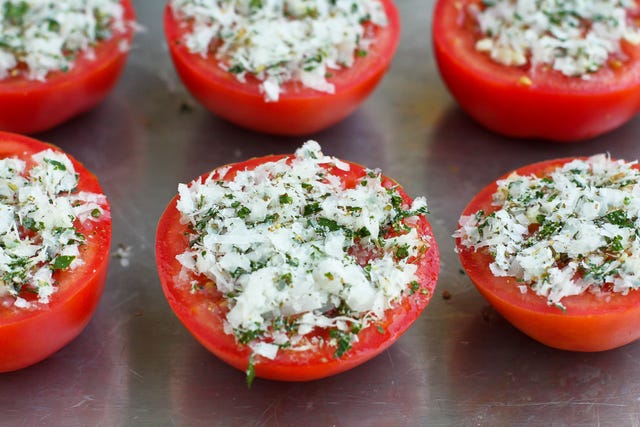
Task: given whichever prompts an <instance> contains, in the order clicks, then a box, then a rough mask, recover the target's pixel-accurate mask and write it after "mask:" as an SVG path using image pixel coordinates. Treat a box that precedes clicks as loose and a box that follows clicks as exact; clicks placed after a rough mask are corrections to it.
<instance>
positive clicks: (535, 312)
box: [456, 158, 640, 351]
mask: <svg viewBox="0 0 640 427" xmlns="http://www.w3.org/2000/svg"><path fill="white" fill-rule="evenodd" d="M571 160H574V159H573V158H568V159H557V160H549V161H545V162H540V163H535V164H532V165H529V166H525V167H523V168H520V169H518V170H516V171H515V172H517V173H518V174H519V175H523V176H526V175H531V174H535V175H537V176H544V175H545V173H548V172H549V171H551V170H553V169H556V168H557V167H559V166H561V165H563V164H564V163H567V162H569V161H571ZM509 175H510V173H509V174H505V175H504V176H503V177H501V178H500V179H504V178H506V177H507V176H509ZM496 189H497V184H496V182H495V181H494V182H493V183H491V184H489V185H488V186H486V187H485V188H484V189H482V190H481V191H480V192H479V193H478V194H477V195H476V196H475V197H474V198H473V199H472V200H471V202H470V203H469V205H467V207H466V208H465V209H464V211H463V212H462V215H473V214H474V213H475V212H477V211H479V210H484V211H485V212H486V213H487V214H489V213H491V212H493V211H495V210H497V208H498V207H497V206H493V205H492V195H493V193H495V191H496ZM456 244H457V250H458V255H459V257H460V261H461V263H462V266H463V268H464V270H465V271H466V272H467V275H468V276H469V278H470V279H471V281H472V282H473V284H474V285H475V286H476V288H477V289H478V291H479V292H480V294H482V296H483V297H484V298H485V299H487V301H489V302H490V303H491V304H492V305H493V306H494V307H495V309H496V310H497V311H498V312H499V313H500V314H501V315H502V316H503V317H504V318H505V319H507V320H508V321H509V322H511V323H512V324H513V325H514V326H515V327H516V328H518V329H520V330H521V331H522V332H524V333H525V334H527V335H529V336H530V337H531V338H533V339H535V340H537V341H540V342H541V343H543V344H546V345H548V346H550V347H555V348H559V349H563V350H573V351H602V350H609V349H612V348H616V347H620V346H622V345H625V344H628V343H630V342H632V341H635V340H637V339H638V338H640V290H633V291H630V292H629V293H628V294H627V295H622V294H620V293H615V292H607V291H603V292H602V293H600V294H599V295H595V294H592V293H589V292H586V293H583V294H581V295H573V296H569V297H565V298H563V299H562V303H563V305H564V306H565V307H566V309H565V310H564V311H562V310H561V309H559V308H557V307H553V306H549V305H548V304H547V299H546V298H545V297H543V296H539V295H536V294H534V293H533V292H532V291H527V292H526V293H522V292H521V291H520V289H519V288H518V285H519V283H517V282H516V279H515V278H514V277H496V276H494V275H493V274H492V273H491V270H490V269H489V264H491V263H492V262H493V257H492V256H491V255H490V254H489V253H488V251H487V250H486V248H483V249H480V250H478V251H476V250H474V249H473V248H470V247H466V246H463V245H462V244H461V243H460V239H457V241H456Z"/></svg>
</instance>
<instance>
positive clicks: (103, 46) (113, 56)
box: [0, 0, 135, 134]
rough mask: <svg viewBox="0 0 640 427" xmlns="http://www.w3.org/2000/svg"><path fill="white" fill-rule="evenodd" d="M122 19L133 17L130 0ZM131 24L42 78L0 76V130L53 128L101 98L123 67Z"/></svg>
mask: <svg viewBox="0 0 640 427" xmlns="http://www.w3.org/2000/svg"><path fill="white" fill-rule="evenodd" d="M122 6H123V7H124V19H125V21H127V22H129V21H133V20H134V19H135V16H134V10H133V5H132V3H131V0H122ZM132 38H133V28H132V27H131V26H129V25H127V32H126V33H114V37H112V38H111V39H109V40H105V41H103V42H100V43H98V44H97V45H96V46H95V47H94V51H95V58H94V59H93V60H91V59H88V58H87V57H86V56H85V55H79V56H78V59H77V60H76V61H75V63H74V67H73V68H72V69H71V70H69V71H67V72H62V71H59V72H53V73H50V74H49V75H47V78H46V80H45V81H37V80H29V79H27V78H26V77H24V76H16V77H11V78H7V79H2V80H0V130H4V131H11V132H17V133H26V134H32V133H36V132H41V131H44V130H47V129H50V128H53V127H55V126H57V125H59V124H61V123H63V122H65V121H67V120H69V119H71V118H72V117H75V116H77V115H79V114H81V113H83V112H86V111H88V110H90V109H91V108H93V107H94V106H96V105H97V104H98V103H99V102H100V101H102V100H103V99H104V98H105V97H106V96H107V94H108V93H109V91H110V90H111V88H112V87H113V86H114V85H115V83H116V82H117V80H118V77H119V76H120V74H121V72H122V69H123V68H124V65H125V62H126V58H127V52H126V51H124V50H122V48H121V44H122V43H125V42H126V43H130V42H131V40H132Z"/></svg>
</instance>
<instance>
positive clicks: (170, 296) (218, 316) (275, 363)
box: [156, 156, 440, 381]
mask: <svg viewBox="0 0 640 427" xmlns="http://www.w3.org/2000/svg"><path fill="white" fill-rule="evenodd" d="M283 157H286V156H267V157H261V158H254V159H251V160H247V161H244V162H241V163H236V164H232V165H229V167H230V168H231V169H229V171H228V172H227V173H226V175H225V177H224V179H225V180H226V179H233V177H234V176H235V173H237V172H238V171H242V170H251V169H254V168H255V167H257V166H258V165H261V164H263V163H266V162H271V161H276V160H278V159H282V158H283ZM349 165H350V170H349V171H348V172H346V171H344V170H340V169H337V168H332V169H331V170H330V173H332V174H334V175H336V176H339V177H340V179H341V180H342V182H343V183H344V185H345V187H346V188H349V187H353V186H354V185H356V183H357V182H359V181H360V180H361V178H362V177H363V176H364V175H365V174H366V170H365V169H364V168H363V167H362V166H359V165H356V164H353V163H349ZM217 170H223V168H220V169H217ZM208 175H209V174H208V173H207V174H204V175H202V176H201V177H200V178H199V180H203V179H205V177H207V176H208ZM383 184H384V186H385V187H387V188H388V187H391V186H396V185H397V184H396V183H395V182H394V181H392V180H391V179H389V178H384V179H383ZM398 193H399V195H400V196H401V197H402V199H403V201H404V203H406V204H409V205H410V203H411V199H410V197H409V196H408V195H407V194H406V193H405V192H404V191H403V190H402V189H401V188H398ZM177 200H178V197H177V196H176V197H174V199H173V200H171V202H170V203H169V205H168V207H167V209H166V210H165V212H164V214H163V215H162V217H161V218H160V221H159V223H158V230H157V234H156V263H157V267H158V273H159V276H160V281H161V283H162V289H163V291H164V294H165V296H166V298H167V300H168V302H169V305H170V306H171V308H172V309H173V311H174V313H175V314H176V315H177V317H178V318H179V319H180V321H181V322H182V323H183V324H184V325H185V327H186V328H187V329H188V330H189V331H190V332H191V334H192V335H193V336H194V337H195V338H196V339H197V340H198V341H199V342H200V343H201V344H202V345H203V346H205V347H206V348H207V349H208V350H209V351H211V352H212V353H213V354H215V355H216V356H217V357H219V358H220V359H222V360H223V361H225V362H227V363H228V364H230V365H231V366H233V367H235V368H237V369H240V370H245V369H247V366H248V365H249V360H250V357H251V353H252V350H251V349H250V348H249V346H248V345H246V344H240V343H238V342H237V341H236V338H235V337H234V336H233V335H229V334H226V333H225V332H224V322H225V316H226V313H227V312H228V311H229V306H228V304H227V302H226V299H225V298H223V296H222V295H221V294H220V293H219V292H218V291H216V290H214V289H212V287H211V286H208V287H207V286H203V287H202V288H201V289H202V291H198V292H192V281H193V280H195V281H197V282H199V283H200V284H201V285H206V284H207V282H209V279H207V278H205V277H204V276H198V277H196V276H194V275H192V274H186V273H185V272H184V271H183V267H182V265H181V264H180V263H179V262H178V261H177V259H176V255H178V254H181V253H183V252H184V251H185V250H186V249H187V248H188V244H189V242H188V238H187V237H186V234H187V231H188V226H187V224H184V223H182V222H181V214H180V212H178V210H177V209H176V202H177ZM413 226H414V227H416V229H417V231H418V233H419V235H421V236H424V237H425V238H426V239H429V241H430V245H429V248H428V250H427V251H426V252H425V253H423V254H422V255H421V256H420V257H418V258H417V259H416V260H414V261H413V262H414V263H415V264H416V265H417V273H416V275H417V278H418V280H417V282H418V284H419V286H416V287H415V288H414V289H410V288H409V287H410V284H407V292H406V293H404V294H403V297H402V299H401V300H400V301H398V302H397V303H396V304H395V305H394V306H393V307H392V308H390V309H388V310H386V311H385V313H384V317H383V318H382V319H380V320H378V321H375V322H374V323H372V324H371V325H370V326H368V327H366V328H364V329H362V330H361V331H360V332H359V333H358V340H357V342H354V343H352V347H351V348H350V349H349V350H348V351H346V352H344V354H342V355H341V356H340V357H336V355H335V353H336V348H335V347H334V346H331V345H324V346H322V345H318V346H313V347H311V348H307V349H299V348H298V349H290V348H281V349H280V350H279V351H278V353H277V356H276V358H275V359H273V360H270V359H267V358H265V357H262V356H259V355H254V358H255V359H254V363H255V375H256V376H257V377H261V378H267V379H275V380H284V381H306V380H313V379H318V378H323V377H327V376H330V375H334V374H337V373H340V372H343V371H346V370H348V369H351V368H353V367H355V366H357V365H360V364H362V363H364V362H366V361H367V360H369V359H371V358H373V357H374V356H376V355H378V354H379V353H381V352H382V351H384V350H385V349H387V348H388V347H389V346H391V344H393V343H394V342H395V341H396V340H397V339H398V338H400V336H401V335H402V334H403V333H404V332H405V331H406V330H407V329H408V328H409V327H410V326H411V324H412V323H413V322H414V321H415V320H416V319H417V317H418V316H419V315H420V313H421V312H422V311H423V310H424V308H425V307H426V306H427V304H428V302H429V301H430V299H431V296H432V295H433V291H434V288H435V285H436V281H437V278H438V273H439V268H440V256H439V252H438V246H437V244H436V241H435V238H434V237H433V232H432V229H431V226H430V224H429V222H428V221H427V220H426V218H425V217H424V215H420V216H419V217H418V220H417V222H416V224H415V225H413ZM312 334H313V335H315V336H318V337H326V336H327V331H326V330H324V329H323V328H316V329H315V330H314V332H312Z"/></svg>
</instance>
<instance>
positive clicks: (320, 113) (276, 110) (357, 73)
mask: <svg viewBox="0 0 640 427" xmlns="http://www.w3.org/2000/svg"><path fill="white" fill-rule="evenodd" d="M382 3H383V5H384V9H385V11H386V13H387V17H388V20H389V23H388V25H387V26H386V27H384V28H380V29H377V30H376V31H377V32H376V42H375V43H374V44H373V45H372V47H371V48H370V49H369V51H368V53H367V56H366V57H364V58H357V59H356V62H355V63H354V65H353V66H352V67H351V68H346V69H341V70H334V71H332V72H333V74H334V76H333V77H331V78H329V79H328V80H329V82H331V83H333V84H334V85H335V93H334V94H328V93H324V92H318V91H315V90H312V89H309V88H306V87H304V86H302V85H301V84H299V83H296V82H289V83H286V84H285V85H283V88H284V89H285V91H284V93H281V94H280V99H279V100H278V102H266V101H265V100H264V95H263V94H262V93H260V90H259V82H258V81H257V80H256V79H253V78H250V77H248V78H247V83H241V82H239V81H238V80H237V78H236V76H235V75H233V74H231V73H228V72H226V71H224V70H222V69H220V67H219V66H218V61H217V60H215V59H213V58H203V57H201V56H200V55H198V54H192V53H190V52H189V50H188V49H187V47H186V46H185V45H184V43H182V40H183V37H184V35H185V33H186V31H187V30H188V27H187V26H186V25H184V23H183V22H180V21H178V20H177V18H176V17H175V16H174V14H173V11H172V9H171V6H170V5H169V4H167V7H166V10H165V14H164V28H165V35H166V38H167V42H168V44H169V51H170V52H171V58H172V59H173V63H174V65H175V67H176V70H177V72H178V75H179V76H180V78H181V79H182V82H183V83H184V84H185V86H186V87H187V89H189V91H190V92H191V94H192V95H193V96H194V97H195V98H196V99H197V100H198V101H200V102H201V103H202V104H203V105H204V106H205V107H206V108H208V109H209V110H211V111H212V112H213V113H214V114H216V115H218V116H220V117H222V118H224V119H226V120H228V121H230V122H232V123H235V124H237V125H239V126H243V127H246V128H248V129H252V130H255V131H259V132H266V133H272V134H280V135H304V134H309V133H312V132H315V131H319V130H322V129H324V128H327V127H329V126H331V125H333V124H336V123H338V122H339V121H340V120H342V119H344V118H346V117H347V116H348V115H349V114H351V113H352V112H353V111H355V110H356V108H358V106H359V105H360V104H361V103H362V102H363V101H364V100H365V98H367V96H369V94H370V93H371V92H372V91H373V90H374V88H375V87H376V86H377V84H378V82H379V81H380V80H381V79H382V76H383V75H384V73H385V72H386V71H387V69H388V68H389V65H390V63H391V59H392V58H393V55H394V53H395V50H396V47H397V46H398V42H399V39H400V16H399V14H398V10H397V9H396V7H395V5H394V3H393V0H382Z"/></svg>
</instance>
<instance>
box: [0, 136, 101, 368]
mask: <svg viewBox="0 0 640 427" xmlns="http://www.w3.org/2000/svg"><path fill="white" fill-rule="evenodd" d="M46 149H52V150H56V151H61V150H60V149H59V148H57V147H54V146H52V145H49V144H45V143H43V142H40V141H37V140H34V139H31V138H27V137H23V136H19V135H14V134H10V133H6V132H0V158H5V157H13V156H16V157H19V158H21V159H23V160H25V161H27V164H29V159H30V157H31V155H32V154H34V153H37V152H40V151H42V150H46ZM69 158H70V159H71V161H72V163H73V166H74V168H75V170H76V172H77V173H78V174H79V184H78V191H88V192H93V193H100V194H102V193H103V191H102V189H101V188H100V184H99V183H98V180H97V179H96V177H95V176H93V175H92V174H91V172H89V171H88V170H87V169H86V168H85V167H84V166H82V164H80V163H79V162H78V161H76V160H75V159H73V158H71V157H70V156H69ZM76 228H77V230H78V231H79V232H80V233H82V234H83V235H84V236H85V237H86V244H84V245H82V246H81V248H80V251H81V252H80V253H81V255H80V256H81V257H82V260H83V261H84V264H81V265H78V266H77V267H75V268H74V269H72V270H65V271H57V272H55V273H54V279H55V280H56V281H57V283H58V289H57V291H56V292H54V293H53V294H52V295H51V297H50V302H49V303H48V304H34V305H33V306H32V307H31V308H29V309H21V308H16V307H15V306H13V305H12V304H0V348H2V352H0V372H8V371H15V370H18V369H22V368H25V367H27V366H30V365H33V364H34V363H37V362H39V361H41V360H43V359H45V358H47V357H48V356H50V355H51V354H53V353H55V352H56V351H58V350H59V349H61V348H62V347H64V346H65V345H66V344H68V343H69V342H71V341H72V340H73V339H74V338H76V337H77V336H78V335H79V334H80V333H81V332H82V330H83V329H84V327H85V326H86V325H87V323H89V320H90V319H91V316H92V315H93V312H94V311H95V309H96V307H97V305H98V302H99V300H100V296H101V294H102V290H103V288H104V283H105V279H106V275H107V267H108V264H109V248H110V245H111V216H110V213H109V209H108V206H107V207H106V209H105V214H104V215H103V218H101V219H100V220H97V221H85V222H79V221H77V222H76Z"/></svg>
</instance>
